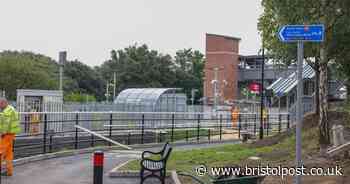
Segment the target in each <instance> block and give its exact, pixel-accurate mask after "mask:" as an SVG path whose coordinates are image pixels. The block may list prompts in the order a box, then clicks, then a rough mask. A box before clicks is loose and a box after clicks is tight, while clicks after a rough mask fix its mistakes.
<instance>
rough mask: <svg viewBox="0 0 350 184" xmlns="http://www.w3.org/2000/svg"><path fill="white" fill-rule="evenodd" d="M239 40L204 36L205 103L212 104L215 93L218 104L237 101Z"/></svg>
mask: <svg viewBox="0 0 350 184" xmlns="http://www.w3.org/2000/svg"><path fill="white" fill-rule="evenodd" d="M240 40H241V39H240V38H235V37H230V36H223V35H216V34H206V53H205V54H206V62H205V68H204V70H205V71H204V73H205V77H204V83H203V84H204V86H203V90H204V100H205V101H206V103H208V104H213V102H214V100H215V98H214V96H215V95H214V93H215V92H216V94H217V95H216V96H217V98H216V100H217V102H218V103H219V104H222V103H223V102H225V101H226V102H227V101H232V100H235V99H237V94H238V89H237V88H238V65H239V62H240V61H239V42H240ZM215 79H216V80H215ZM215 88H216V89H215Z"/></svg>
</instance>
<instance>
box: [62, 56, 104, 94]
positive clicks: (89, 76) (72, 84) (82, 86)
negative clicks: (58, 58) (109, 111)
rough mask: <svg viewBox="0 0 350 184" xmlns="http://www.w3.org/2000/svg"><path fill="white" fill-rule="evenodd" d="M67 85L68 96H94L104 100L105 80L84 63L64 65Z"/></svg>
mask: <svg viewBox="0 0 350 184" xmlns="http://www.w3.org/2000/svg"><path fill="white" fill-rule="evenodd" d="M64 76H65V85H64V91H65V92H66V93H68V94H71V93H78V94H79V93H83V94H92V95H93V96H95V97H97V99H99V100H102V99H103V96H104V93H103V80H102V77H101V76H100V74H99V73H98V72H97V71H96V70H95V69H93V68H91V67H90V66H88V65H85V64H84V63H82V62H80V61H78V60H74V61H68V62H67V63H65V65H64Z"/></svg>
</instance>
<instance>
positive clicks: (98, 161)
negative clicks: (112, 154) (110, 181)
mask: <svg viewBox="0 0 350 184" xmlns="http://www.w3.org/2000/svg"><path fill="white" fill-rule="evenodd" d="M103 160H104V154H103V152H102V151H95V153H94V183H93V184H102V183H103Z"/></svg>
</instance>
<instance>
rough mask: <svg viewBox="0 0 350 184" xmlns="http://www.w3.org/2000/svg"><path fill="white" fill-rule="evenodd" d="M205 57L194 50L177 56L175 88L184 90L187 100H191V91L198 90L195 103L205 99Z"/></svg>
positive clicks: (179, 53) (186, 50)
mask: <svg viewBox="0 0 350 184" xmlns="http://www.w3.org/2000/svg"><path fill="white" fill-rule="evenodd" d="M204 61H205V60H204V55H203V54H202V53H200V52H199V51H193V50H192V49H183V50H179V51H177V52H176V56H175V60H174V62H175V66H176V67H175V75H176V81H175V83H174V85H175V86H177V87H181V88H183V89H184V92H185V93H186V95H187V99H188V100H190V98H191V90H192V89H197V90H198V91H197V94H196V95H195V102H198V100H199V99H200V98H201V97H203V76H204V73H203V69H204Z"/></svg>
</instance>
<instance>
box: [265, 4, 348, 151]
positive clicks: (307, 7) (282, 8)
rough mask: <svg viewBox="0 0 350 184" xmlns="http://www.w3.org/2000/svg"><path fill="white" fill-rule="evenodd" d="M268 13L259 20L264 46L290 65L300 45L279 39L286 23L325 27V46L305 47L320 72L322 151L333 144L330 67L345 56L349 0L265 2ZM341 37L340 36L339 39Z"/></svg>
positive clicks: (313, 45)
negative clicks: (330, 128)
mask: <svg viewBox="0 0 350 184" xmlns="http://www.w3.org/2000/svg"><path fill="white" fill-rule="evenodd" d="M262 6H263V7H264V12H263V14H262V15H261V17H260V18H259V23H258V28H259V30H260V33H261V35H262V37H263V40H264V46H265V47H266V48H267V49H268V52H270V55H273V56H275V57H276V58H277V59H279V60H280V61H282V62H284V63H286V64H288V63H290V62H295V60H296V54H295V53H296V51H295V49H296V46H295V45H294V44H282V43H280V42H279V40H278V38H277V32H278V29H279V28H280V27H281V26H283V25H286V24H315V23H322V24H324V25H325V35H326V36H325V40H324V42H323V43H322V44H319V45H318V44H313V43H308V44H305V58H306V60H307V61H308V62H309V63H310V64H311V65H312V66H313V67H314V69H315V71H316V74H317V75H316V80H317V81H316V84H320V85H319V86H318V89H317V90H316V91H317V92H319V93H318V95H317V96H318V100H319V105H318V107H317V108H318V109H319V142H320V146H321V151H322V152H323V151H324V150H325V148H326V147H327V146H328V145H329V143H330V133H329V123H328V102H327V97H328V78H327V77H328V64H329V63H330V61H334V62H338V61H339V60H340V59H341V58H340V56H341V55H343V54H344V50H343V49H341V48H342V47H347V46H346V45H343V44H338V43H340V42H339V41H341V39H349V38H348V37H347V38H346V37H345V35H344V34H346V33H347V34H348V33H349V31H350V29H349V26H348V25H349V23H350V22H349V20H350V19H349V8H350V2H349V1H347V0H321V1H319V0H284V1H279V0H263V1H262ZM336 35H337V36H336Z"/></svg>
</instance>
